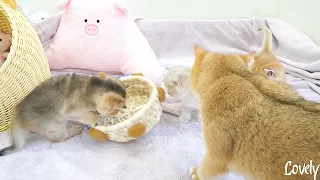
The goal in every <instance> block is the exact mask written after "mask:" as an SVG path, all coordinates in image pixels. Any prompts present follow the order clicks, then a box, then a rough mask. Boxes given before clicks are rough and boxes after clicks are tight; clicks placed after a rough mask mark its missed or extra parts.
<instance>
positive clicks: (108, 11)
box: [46, 0, 165, 85]
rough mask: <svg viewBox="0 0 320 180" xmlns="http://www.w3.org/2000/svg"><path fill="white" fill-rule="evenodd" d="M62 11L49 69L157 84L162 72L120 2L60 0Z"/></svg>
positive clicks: (48, 51) (51, 46) (49, 58)
mask: <svg viewBox="0 0 320 180" xmlns="http://www.w3.org/2000/svg"><path fill="white" fill-rule="evenodd" d="M60 7H61V8H64V9H65V11H64V13H63V15H62V18H61V22H60V26H59V28H58V30H57V33H56V34H55V36H54V38H53V41H52V43H51V45H50V47H49V48H48V49H47V50H46V54H47V57H48V61H49V65H50V68H51V69H55V70H57V69H65V68H76V69H89V70H94V71H105V72H110V71H116V72H117V71H118V72H122V73H124V74H130V73H142V74H144V76H146V77H148V78H150V79H151V80H153V81H154V82H155V83H156V85H160V84H161V82H162V78H163V75H164V73H165V69H164V68H163V67H161V66H160V64H159V61H158V60H157V57H156V56H155V54H154V52H153V51H152V49H151V47H150V45H149V43H148V41H147V39H146V38H145V37H144V36H143V34H142V33H141V32H140V30H139V29H138V27H137V25H136V24H135V21H134V18H133V17H132V16H130V14H129V13H128V10H127V9H126V8H125V7H124V6H123V4H122V3H121V2H115V1H111V0H89V1H88V0H63V1H61V2H60Z"/></svg>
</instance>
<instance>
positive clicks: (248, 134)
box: [189, 46, 320, 180]
mask: <svg viewBox="0 0 320 180" xmlns="http://www.w3.org/2000/svg"><path fill="white" fill-rule="evenodd" d="M195 57H196V58H195V62H194V64H193V67H192V69H191V74H190V77H189V81H190V86H191V88H192V90H193V93H195V95H197V96H198V97H199V100H200V117H201V120H202V124H203V128H202V130H203V135H204V141H205V145H206V152H205V156H204V158H203V160H202V162H201V164H200V166H199V167H193V168H191V170H190V173H191V175H192V179H193V180H209V179H211V178H213V177H218V176H220V175H223V174H224V173H226V172H228V171H231V172H236V173H241V174H243V175H244V176H245V177H246V178H248V179H257V180H285V179H293V180H297V179H313V176H314V174H312V175H310V174H309V175H308V174H303V175H301V176H300V175H291V176H285V175H284V174H285V173H290V171H291V170H292V167H293V165H295V164H296V165H301V166H303V165H304V163H305V164H309V162H310V160H312V161H313V164H314V165H315V168H314V169H315V170H318V169H317V167H319V166H318V165H319V164H320V105H319V104H317V103H314V102H310V101H306V100H304V99H303V98H302V97H301V96H299V95H298V93H297V92H296V91H295V90H293V89H292V88H291V87H290V86H288V85H286V84H285V83H283V82H275V81H272V80H269V79H267V78H264V77H262V76H260V75H256V74H253V73H251V72H249V71H248V69H247V67H246V64H245V62H244V61H243V60H242V59H241V57H240V56H239V55H221V54H218V53H214V52H207V51H205V50H203V49H201V48H200V47H199V46H195ZM289 161H292V164H291V165H290V166H289V165H288V162H289ZM286 165H287V172H286V171H285V167H286ZM310 168H311V167H310ZM319 171H320V168H319ZM308 172H309V171H308ZM319 174H320V172H319ZM318 177H320V175H318Z"/></svg>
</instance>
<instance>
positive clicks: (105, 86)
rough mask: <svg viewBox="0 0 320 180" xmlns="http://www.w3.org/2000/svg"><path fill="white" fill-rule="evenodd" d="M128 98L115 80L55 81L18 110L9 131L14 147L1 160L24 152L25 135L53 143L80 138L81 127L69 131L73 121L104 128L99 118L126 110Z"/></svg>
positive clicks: (79, 77)
mask: <svg viewBox="0 0 320 180" xmlns="http://www.w3.org/2000/svg"><path fill="white" fill-rule="evenodd" d="M125 97H126V91H125V88H124V86H123V84H122V83H121V82H120V81H119V80H118V79H116V78H107V79H100V78H98V77H94V76H87V75H79V74H72V75H61V76H56V77H52V78H50V79H48V80H46V81H44V82H43V83H41V84H40V85H39V86H38V87H36V88H35V89H34V90H33V91H31V93H30V94H29V95H27V96H26V97H25V98H24V99H23V100H22V101H21V102H20V103H19V104H18V105H17V106H16V107H15V112H14V116H13V119H12V122H11V129H10V134H11V140H12V145H11V146H9V147H7V148H4V149H2V150H0V156H4V155H7V154H10V153H11V152H13V151H15V150H17V149H19V148H21V147H22V146H23V145H24V142H25V138H26V136H25V135H26V134H25V133H26V132H36V133H38V134H41V135H44V136H46V137H47V138H48V139H49V140H51V141H53V142H56V141H64V140H66V139H68V138H70V137H73V136H75V135H77V134H79V133H80V132H81V130H82V127H81V126H76V125H74V126H72V127H71V128H69V129H67V127H66V125H67V122H68V120H69V119H70V118H73V119H75V120H76V121H78V122H81V123H84V124H88V125H89V126H92V127H94V126H96V125H102V124H103V121H102V120H101V118H100V116H99V114H101V115H103V116H108V115H110V114H113V113H114V112H116V111H118V109H119V108H123V107H124V106H125Z"/></svg>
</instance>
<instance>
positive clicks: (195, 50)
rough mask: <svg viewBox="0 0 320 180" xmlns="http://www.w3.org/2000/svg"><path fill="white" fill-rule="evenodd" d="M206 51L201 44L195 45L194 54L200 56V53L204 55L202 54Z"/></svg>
mask: <svg viewBox="0 0 320 180" xmlns="http://www.w3.org/2000/svg"><path fill="white" fill-rule="evenodd" d="M205 53H206V51H205V50H204V49H202V48H201V47H200V46H199V45H197V44H196V45H195V46H194V55H195V56H199V55H202V54H205Z"/></svg>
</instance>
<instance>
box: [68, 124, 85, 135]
mask: <svg viewBox="0 0 320 180" xmlns="http://www.w3.org/2000/svg"><path fill="white" fill-rule="evenodd" d="M82 129H83V127H82V126H78V125H73V126H71V127H70V128H69V129H68V138H70V137H73V136H76V135H78V134H80V133H81V132H82Z"/></svg>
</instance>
